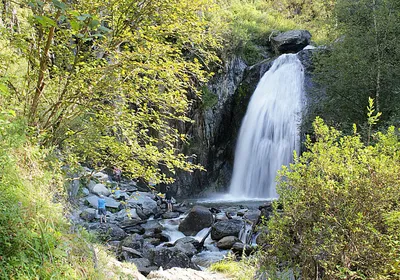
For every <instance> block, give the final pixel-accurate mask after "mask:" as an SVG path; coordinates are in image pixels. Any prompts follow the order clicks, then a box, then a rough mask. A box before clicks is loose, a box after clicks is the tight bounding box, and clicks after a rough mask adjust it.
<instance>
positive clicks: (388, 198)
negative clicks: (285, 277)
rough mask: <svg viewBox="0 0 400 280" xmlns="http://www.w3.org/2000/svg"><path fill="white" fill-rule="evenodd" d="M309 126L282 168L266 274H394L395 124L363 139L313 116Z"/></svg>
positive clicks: (398, 152) (397, 251) (398, 257)
mask: <svg viewBox="0 0 400 280" xmlns="http://www.w3.org/2000/svg"><path fill="white" fill-rule="evenodd" d="M314 129H315V135H316V139H315V142H314V143H312V142H311V141H310V139H308V141H307V143H306V146H307V149H308V151H307V152H305V153H303V154H302V156H301V157H296V159H295V163H294V164H292V165H291V166H290V168H284V169H283V171H282V172H281V174H280V175H281V176H280V184H279V190H278V192H279V195H280V198H279V200H278V201H277V202H276V203H275V210H274V215H273V217H272V219H271V220H270V221H269V223H268V231H269V233H268V235H267V236H266V238H267V250H266V254H265V259H264V265H265V266H266V267H267V268H269V269H270V275H271V277H273V276H275V277H276V276H279V275H278V274H277V273H276V272H277V271H278V272H279V271H291V273H293V274H294V275H295V276H298V277H301V279H399V277H400V266H399V263H400V234H399V226H400V220H399V217H400V203H399V202H400V172H399V166H400V142H399V139H398V131H397V130H395V128H393V127H391V128H389V129H388V131H387V132H386V133H378V134H376V135H375V137H374V144H373V145H365V144H364V143H363V142H362V141H361V140H360V136H359V135H358V134H357V133H356V132H354V135H352V136H342V135H341V133H340V132H339V131H337V130H335V129H334V128H330V127H328V126H327V125H325V124H324V122H323V121H322V120H321V119H319V118H317V120H316V121H315V122H314ZM278 208H279V209H282V208H283V211H282V210H279V209H278ZM271 271H273V272H271Z"/></svg>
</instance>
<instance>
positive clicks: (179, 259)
mask: <svg viewBox="0 0 400 280" xmlns="http://www.w3.org/2000/svg"><path fill="white" fill-rule="evenodd" d="M153 262H154V264H155V265H157V266H162V267H163V268H164V269H168V268H172V267H184V268H189V267H192V262H191V260H190V258H189V257H188V256H187V255H186V254H185V253H183V252H181V251H180V250H179V249H178V248H175V247H171V248H169V247H161V248H156V249H155V250H154V260H153Z"/></svg>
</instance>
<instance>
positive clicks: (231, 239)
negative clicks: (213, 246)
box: [217, 236, 240, 250]
mask: <svg viewBox="0 0 400 280" xmlns="http://www.w3.org/2000/svg"><path fill="white" fill-rule="evenodd" d="M236 242H240V240H239V238H237V237H236V236H225V237H223V238H221V239H220V240H219V241H218V242H217V247H218V248H220V249H223V250H227V249H230V248H232V246H233V244H235V243H236Z"/></svg>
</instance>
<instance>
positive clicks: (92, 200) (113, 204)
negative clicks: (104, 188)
mask: <svg viewBox="0 0 400 280" xmlns="http://www.w3.org/2000/svg"><path fill="white" fill-rule="evenodd" d="M98 200H99V197H98V196H96V195H91V196H88V197H87V198H86V201H87V202H88V203H89V205H90V206H92V207H93V208H97V201H98ZM104 200H105V201H106V208H113V209H118V208H119V205H120V203H119V202H117V201H115V199H113V198H111V197H104Z"/></svg>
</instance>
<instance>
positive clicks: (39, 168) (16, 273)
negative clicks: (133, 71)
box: [0, 111, 137, 280]
mask: <svg viewBox="0 0 400 280" xmlns="http://www.w3.org/2000/svg"><path fill="white" fill-rule="evenodd" d="M0 124H1V126H0V167H1V172H0V279H4V280H7V279H29V280H30V279H136V277H135V276H133V274H134V273H135V272H137V270H136V268H135V267H134V265H132V264H120V263H119V262H117V261H116V260H115V258H112V257H111V256H108V255H107V254H106V253H105V252H104V250H102V249H101V246H97V245H93V244H92V243H91V241H92V240H93V239H92V237H91V236H90V235H89V234H88V233H87V232H86V231H85V230H83V229H74V228H73V227H72V226H71V225H70V224H69V222H68V221H67V219H66V218H65V217H64V214H65V211H66V204H65V201H64V200H63V197H64V195H63V193H64V191H63V189H62V187H61V186H62V185H63V177H62V176H61V174H60V172H58V171H59V170H60V168H59V163H58V161H57V159H56V158H55V157H53V158H52V157H50V155H51V151H49V150H43V149H41V148H40V147H38V146H35V145H32V144H31V143H30V142H28V141H27V140H26V137H25V131H26V126H25V124H24V121H21V120H19V119H18V118H17V117H16V116H15V114H14V113H13V111H10V112H2V113H0ZM56 200H57V201H56Z"/></svg>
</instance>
